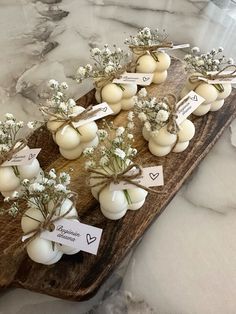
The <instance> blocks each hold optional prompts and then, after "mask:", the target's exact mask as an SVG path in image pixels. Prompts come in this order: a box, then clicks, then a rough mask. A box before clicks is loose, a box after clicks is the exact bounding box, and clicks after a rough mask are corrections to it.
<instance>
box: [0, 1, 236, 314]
mask: <svg viewBox="0 0 236 314" xmlns="http://www.w3.org/2000/svg"><path fill="white" fill-rule="evenodd" d="M0 21H1V26H2V32H1V34H0V44H1V50H0V64H1V72H0V104H1V105H0V116H2V115H3V114H4V113H6V112H12V113H14V114H15V115H16V116H17V117H18V118H20V119H23V120H29V119H32V118H37V117H38V116H39V114H38V111H37V104H39V103H40V102H42V101H43V100H44V99H45V97H46V96H47V93H46V86H45V82H46V81H47V80H48V79H50V78H55V79H57V80H60V81H62V80H65V81H67V82H68V83H69V85H70V91H71V94H72V95H73V96H74V97H75V98H77V97H79V96H82V95H83V94H84V93H85V92H87V91H88V90H90V89H91V87H92V85H90V84H87V83H86V84H82V85H80V86H78V84H76V83H75V81H74V80H73V77H74V74H75V71H76V69H77V67H78V65H83V64H85V63H87V62H88V61H89V56H88V49H89V48H90V47H94V46H96V45H102V44H104V43H110V44H112V43H116V44H117V45H122V43H123V40H124V38H126V37H127V36H128V35H129V34H131V33H135V32H136V29H137V28H141V27H144V26H149V27H153V28H154V27H159V28H160V29H161V28H165V29H166V31H167V32H168V34H169V37H170V38H171V39H173V41H174V42H175V43H190V44H191V45H194V46H196V45H197V46H199V47H201V49H202V50H203V51H206V50H208V49H211V48H213V47H219V46H223V47H224V48H225V53H226V55H227V56H232V57H233V58H234V59H236V46H235V41H236V5H235V1H233V0H232V1H230V0H214V1H210V0H200V1H199V0H176V1H173V0H159V1H155V0H148V1H143V0H135V1H134V0H133V1H132V0H23V1H18V0H10V1H9V0H2V1H1V3H0ZM176 55H177V56H182V55H183V52H180V51H178V52H177V51H176ZM235 157H236V122H235V121H234V122H233V123H232V125H231V127H230V128H229V129H227V130H226V131H225V132H224V134H223V136H222V137H221V138H220V140H219V141H218V142H217V144H216V145H215V147H214V148H213V149H212V151H211V152H210V153H209V154H208V156H207V157H206V158H205V159H204V160H203V161H202V163H201V164H200V166H199V167H198V169H197V170H196V171H195V173H194V174H193V175H192V177H191V178H190V179H189V181H188V182H187V183H186V184H185V185H184V186H183V187H182V189H181V190H180V191H179V193H178V194H177V195H176V197H175V198H174V199H173V200H172V202H171V203H170V204H169V206H168V207H167V208H166V210H165V211H164V212H163V214H162V215H161V216H160V217H159V219H158V220H157V221H156V222H155V223H154V224H153V225H152V227H151V228H150V229H149V230H148V232H147V233H146V234H145V236H144V237H143V239H142V241H141V242H140V243H139V245H138V246H137V247H136V249H135V250H134V251H133V252H131V254H130V255H129V256H128V257H127V258H126V259H125V261H124V262H123V263H122V265H120V267H119V268H118V269H117V270H116V272H115V273H114V274H113V276H112V277H111V278H110V279H109V280H108V281H107V282H106V283H105V285H104V286H103V287H102V288H101V289H100V291H99V292H98V294H97V295H96V296H95V297H94V298H92V299H91V300H89V301H87V302H81V303H78V302H71V301H65V300H59V299H56V298H52V297H49V296H46V295H40V294H37V293H33V292H30V291H26V290H22V289H8V290H5V291H2V292H1V294H0V314H13V313H14V314H21V313H22V314H23V313H24V314H31V313H33V314H37V313H40V314H41V313H45V314H46V313H50V314H54V313H58V314H60V313H65V312H68V313H70V314H73V313H81V314H83V313H90V314H92V313H102V314H106V313H107V314H108V313H109V314H112V313H140V314H145V313H158V314H211V313H212V314H213V313H214V314H234V313H236V298H235V291H236V197H235V186H236V158H235Z"/></svg>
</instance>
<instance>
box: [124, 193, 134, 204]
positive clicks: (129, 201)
mask: <svg viewBox="0 0 236 314" xmlns="http://www.w3.org/2000/svg"><path fill="white" fill-rule="evenodd" d="M123 192H124V194H125V198H126V199H127V202H128V204H129V205H131V204H132V200H131V197H130V195H129V192H128V191H127V190H124V191H123Z"/></svg>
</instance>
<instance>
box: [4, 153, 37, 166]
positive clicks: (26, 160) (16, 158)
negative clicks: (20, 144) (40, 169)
mask: <svg viewBox="0 0 236 314" xmlns="http://www.w3.org/2000/svg"><path fill="white" fill-rule="evenodd" d="M40 151H41V148H32V149H31V148H26V149H22V150H20V151H19V152H18V153H16V154H15V155H13V157H12V158H11V159H10V160H7V161H5V162H4V163H3V164H2V165H1V167H6V166H22V165H29V164H31V163H32V162H33V160H34V159H36V158H37V156H38V154H39V152H40Z"/></svg>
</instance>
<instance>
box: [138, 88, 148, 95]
mask: <svg viewBox="0 0 236 314" xmlns="http://www.w3.org/2000/svg"><path fill="white" fill-rule="evenodd" d="M138 96H140V97H146V96H147V90H146V88H144V87H143V88H141V89H140V91H139V92H138Z"/></svg>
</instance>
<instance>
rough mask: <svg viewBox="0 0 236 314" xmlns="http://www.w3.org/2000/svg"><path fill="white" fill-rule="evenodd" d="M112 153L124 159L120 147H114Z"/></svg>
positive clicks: (123, 153)
mask: <svg viewBox="0 0 236 314" xmlns="http://www.w3.org/2000/svg"><path fill="white" fill-rule="evenodd" d="M114 154H115V155H116V156H118V157H120V158H121V159H125V156H126V154H125V152H124V151H123V150H122V149H120V148H116V149H115V151H114Z"/></svg>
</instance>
